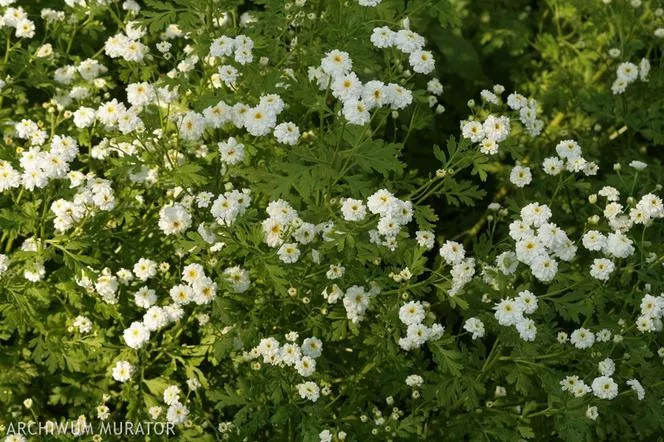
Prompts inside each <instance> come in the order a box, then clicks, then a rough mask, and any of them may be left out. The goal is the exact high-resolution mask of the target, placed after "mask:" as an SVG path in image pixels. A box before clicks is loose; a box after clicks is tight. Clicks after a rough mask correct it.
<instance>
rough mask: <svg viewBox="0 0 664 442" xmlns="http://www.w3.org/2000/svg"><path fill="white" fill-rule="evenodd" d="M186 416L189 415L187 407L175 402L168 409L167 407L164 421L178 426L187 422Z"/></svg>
mask: <svg viewBox="0 0 664 442" xmlns="http://www.w3.org/2000/svg"><path fill="white" fill-rule="evenodd" d="M188 415H189V410H188V409H187V407H185V406H184V405H182V404H180V403H178V402H176V403H174V404H173V405H171V406H170V407H168V411H167V412H166V419H167V420H168V422H171V423H173V424H175V425H179V424H182V423H184V421H186V420H187V416H188Z"/></svg>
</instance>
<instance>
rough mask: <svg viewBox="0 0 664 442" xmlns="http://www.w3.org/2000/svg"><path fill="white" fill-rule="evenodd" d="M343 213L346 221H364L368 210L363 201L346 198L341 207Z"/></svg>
mask: <svg viewBox="0 0 664 442" xmlns="http://www.w3.org/2000/svg"><path fill="white" fill-rule="evenodd" d="M341 213H342V215H343V217H344V219H345V220H346V221H362V220H363V219H364V218H365V216H366V214H367V208H366V206H365V205H364V203H363V201H362V200H357V199H353V198H346V199H345V200H344V202H343V204H342V205H341Z"/></svg>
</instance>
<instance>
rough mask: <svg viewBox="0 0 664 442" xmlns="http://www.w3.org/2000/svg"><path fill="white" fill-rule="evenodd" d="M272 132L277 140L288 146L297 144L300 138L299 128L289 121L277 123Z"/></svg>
mask: <svg viewBox="0 0 664 442" xmlns="http://www.w3.org/2000/svg"><path fill="white" fill-rule="evenodd" d="M273 133H274V137H275V138H276V139H277V141H278V142H280V143H281V144H288V145H289V146H294V145H295V144H297V141H298V140H299V138H300V129H299V128H298V127H297V126H296V125H295V124H294V123H291V122H288V123H281V124H278V125H277V126H276V127H275V128H274V132H273Z"/></svg>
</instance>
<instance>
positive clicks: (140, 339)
mask: <svg viewBox="0 0 664 442" xmlns="http://www.w3.org/2000/svg"><path fill="white" fill-rule="evenodd" d="M123 335H124V340H125V343H126V344H127V345H128V346H129V347H131V348H134V349H137V348H141V347H143V346H144V345H145V344H146V343H147V342H148V340H149V339H150V330H148V328H147V327H145V325H143V323H142V322H137V321H135V322H132V323H131V325H130V326H129V328H128V329H125V331H124V333H123Z"/></svg>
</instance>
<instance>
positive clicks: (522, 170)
mask: <svg viewBox="0 0 664 442" xmlns="http://www.w3.org/2000/svg"><path fill="white" fill-rule="evenodd" d="M532 180H533V176H532V174H531V173H530V168H529V167H523V166H514V168H512V171H511V172H510V181H511V182H512V184H514V185H515V186H516V187H525V186H527V185H528V184H530V183H531V182H532Z"/></svg>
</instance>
